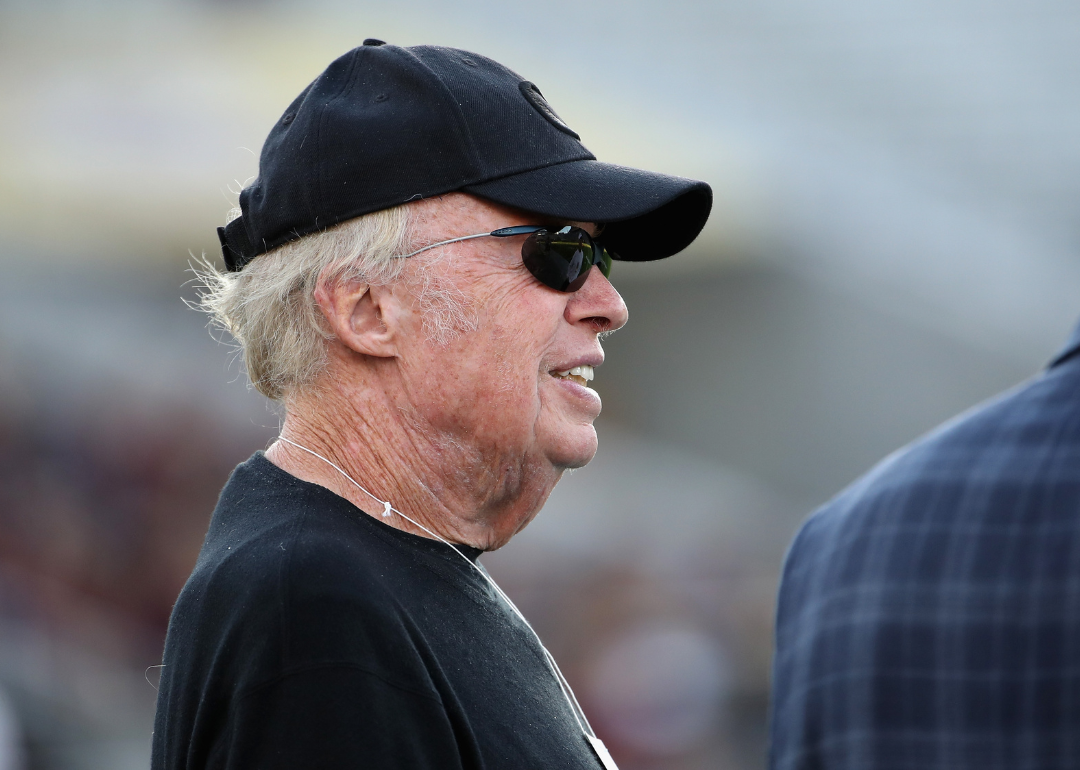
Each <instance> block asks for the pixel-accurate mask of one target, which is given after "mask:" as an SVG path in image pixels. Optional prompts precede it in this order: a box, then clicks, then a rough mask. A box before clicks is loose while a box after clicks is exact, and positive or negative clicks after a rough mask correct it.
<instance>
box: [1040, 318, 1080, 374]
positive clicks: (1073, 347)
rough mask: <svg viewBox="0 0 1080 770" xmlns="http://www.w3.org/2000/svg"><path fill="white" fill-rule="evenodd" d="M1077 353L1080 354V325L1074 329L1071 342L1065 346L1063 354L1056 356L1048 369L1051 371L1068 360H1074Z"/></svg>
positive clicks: (1070, 338) (1062, 350)
mask: <svg viewBox="0 0 1080 770" xmlns="http://www.w3.org/2000/svg"><path fill="white" fill-rule="evenodd" d="M1077 353H1080V325H1077V327H1076V328H1075V329H1073V333H1072V336H1070V337H1069V341H1068V342H1067V343H1066V344H1065V347H1064V348H1062V349H1061V352H1060V353H1058V354H1057V355H1056V356H1054V358H1053V360H1051V361H1050V363H1049V364H1048V365H1047V368H1048V369H1049V368H1051V367H1054V366H1057V365H1058V364H1061V363H1063V362H1064V361H1066V360H1067V359H1069V358H1072V357H1073V356H1075V355H1076V354H1077Z"/></svg>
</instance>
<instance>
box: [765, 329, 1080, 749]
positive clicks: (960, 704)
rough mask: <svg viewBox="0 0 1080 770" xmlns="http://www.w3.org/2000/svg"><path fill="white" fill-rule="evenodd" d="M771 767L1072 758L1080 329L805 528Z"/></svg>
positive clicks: (789, 569) (785, 622)
mask: <svg viewBox="0 0 1080 770" xmlns="http://www.w3.org/2000/svg"><path fill="white" fill-rule="evenodd" d="M770 721H771V725H770V728H771V744H770V754H769V766H770V768H771V770H795V769H796V768H798V769H799V770H810V769H811V768H815V769H817V768H821V769H825V768H827V769H828V770H838V769H840V768H844V769H847V768H850V769H851V770H854V769H855V768H859V770H867V769H869V768H875V769H876V768H895V769H897V770H899V769H900V768H903V769H904V770H916V768H917V769H918V770H927V769H928V768H950V769H956V768H972V769H973V770H974V769H975V768H978V770H991V769H992V768H1009V769H1010V770H1014V769H1015V768H1040V770H1051V769H1052V768H1062V769H1064V768H1080V329H1078V330H1077V331H1076V332H1075V333H1074V334H1073V338H1072V340H1071V341H1070V343H1069V345H1068V346H1067V347H1066V349H1065V350H1064V352H1063V353H1061V354H1060V355H1059V356H1058V358H1057V359H1055V360H1054V361H1053V362H1052V363H1051V364H1050V366H1049V367H1048V368H1047V369H1046V370H1045V371H1044V372H1043V373H1041V374H1040V375H1039V376H1037V377H1036V378H1034V379H1032V380H1031V381H1029V382H1026V383H1024V384H1023V385H1021V386H1019V387H1017V388H1015V389H1013V390H1012V391H1009V392H1007V393H1005V394H1004V395H1002V396H999V397H997V398H996V399H994V400H992V401H991V402H989V403H987V404H984V405H982V406H980V407H978V408H976V409H975V410H973V411H971V412H969V413H967V414H964V415H961V416H960V417H958V418H956V419H954V420H952V421H951V422H949V423H947V424H946V425H944V426H942V427H941V428H938V429H937V430H935V431H934V432H933V433H931V434H930V435H928V436H926V437H924V438H922V439H920V440H919V441H917V442H915V443H914V444H912V445H911V446H908V447H906V448H905V449H903V450H901V451H899V452H897V453H896V454H894V455H892V456H891V457H889V458H887V459H886V460H884V461H883V462H882V463H881V464H880V465H879V466H878V467H877V468H875V469H874V470H872V471H871V472H870V473H869V474H868V475H867V476H865V477H864V478H862V479H861V480H859V481H858V482H856V483H855V484H854V485H853V486H851V487H850V488H849V489H847V490H846V491H844V492H843V493H841V494H840V496H838V497H837V498H836V499H834V500H833V501H831V502H830V503H828V504H826V505H825V506H824V507H823V508H822V509H821V510H819V511H817V512H816V513H815V514H814V515H813V516H811V517H810V518H809V519H808V520H807V521H806V523H805V524H804V525H803V527H802V529H801V530H800V532H799V534H798V535H797V536H796V538H795V541H794V543H793V544H792V546H791V549H790V550H789V552H788V555H787V558H786V561H785V564H784V570H783V579H782V582H781V586H780V597H779V604H778V608H777V622H776V655H775V659H774V671H773V700H772V706H771V716H770Z"/></svg>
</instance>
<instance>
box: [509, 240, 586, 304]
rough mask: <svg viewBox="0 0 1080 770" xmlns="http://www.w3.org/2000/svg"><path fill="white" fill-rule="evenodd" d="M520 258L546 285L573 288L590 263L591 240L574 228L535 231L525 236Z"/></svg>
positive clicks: (572, 289)
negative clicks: (560, 231)
mask: <svg viewBox="0 0 1080 770" xmlns="http://www.w3.org/2000/svg"><path fill="white" fill-rule="evenodd" d="M521 258H522V260H523V261H524V263H525V267H527V268H528V269H529V272H530V273H532V274H533V275H534V276H536V278H537V279H538V280H539V281H540V282H541V283H543V284H544V285H545V286H550V287H551V288H553V289H557V290H558V291H576V290H577V289H578V288H580V287H581V285H582V284H583V283H584V282H585V281H584V277H585V275H586V273H588V271H589V268H590V267H592V264H593V248H592V241H591V240H590V239H589V237H588V233H586V232H585V231H584V230H579V229H577V228H573V229H571V230H570V231H569V232H566V233H549V232H542V233H536V234H535V235H530V236H529V237H528V238H526V239H525V243H524V244H523V245H522V247H521Z"/></svg>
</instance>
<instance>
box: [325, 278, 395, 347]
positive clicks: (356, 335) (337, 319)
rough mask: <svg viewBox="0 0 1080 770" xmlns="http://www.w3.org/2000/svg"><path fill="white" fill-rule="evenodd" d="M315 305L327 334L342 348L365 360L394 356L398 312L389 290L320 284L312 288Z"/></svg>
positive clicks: (339, 283) (353, 283)
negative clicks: (328, 327)
mask: <svg viewBox="0 0 1080 770" xmlns="http://www.w3.org/2000/svg"><path fill="white" fill-rule="evenodd" d="M315 301H316V302H317V303H318V305H319V310H321V311H322V314H323V317H324V318H325V319H326V323H327V324H328V325H329V326H330V331H332V332H333V333H334V336H335V337H337V339H338V341H339V342H340V343H341V344H342V345H344V346H345V347H347V348H349V349H350V350H353V351H355V352H357V353H361V354H363V355H365V356H376V357H378V358H393V357H394V356H396V355H397V344H396V339H397V338H396V335H395V332H396V331H397V324H396V323H395V320H396V319H397V317H398V312H397V311H398V310H399V309H400V308H399V307H398V304H399V303H398V300H397V298H396V297H395V296H394V292H393V291H392V290H391V289H390V288H389V287H386V286H371V285H369V284H366V283H361V282H359V281H351V280H342V281H335V282H333V283H328V282H325V281H322V280H320V281H319V284H318V286H316V287H315Z"/></svg>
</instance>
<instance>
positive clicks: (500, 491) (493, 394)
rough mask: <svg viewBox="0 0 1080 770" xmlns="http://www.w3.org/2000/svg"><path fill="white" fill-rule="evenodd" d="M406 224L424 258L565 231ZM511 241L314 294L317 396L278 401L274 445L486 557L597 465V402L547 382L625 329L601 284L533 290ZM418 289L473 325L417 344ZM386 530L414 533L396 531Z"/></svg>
mask: <svg viewBox="0 0 1080 770" xmlns="http://www.w3.org/2000/svg"><path fill="white" fill-rule="evenodd" d="M413 222H414V226H415V228H416V230H415V232H416V237H415V241H416V243H418V244H420V245H426V244H429V243H435V242H438V241H442V240H446V239H449V238H454V237H458V236H463V235H472V234H475V233H482V232H490V231H491V230H494V229H496V228H499V227H506V226H509V225H517V224H559V225H561V224H566V223H563V222H552V221H551V220H546V221H545V218H541V217H536V216H535V215H530V214H527V213H524V212H520V211H516V210H513V209H509V208H506V207H502V206H497V205H495V204H491V203H488V202H485V201H482V200H480V199H478V198H474V197H472V196H468V195H464V194H452V195H447V196H443V197H442V198H438V199H434V200H430V201H424V202H422V203H420V204H415V209H414V211H413ZM576 224H579V225H580V226H584V227H586V228H587V229H591V226H590V225H587V224H582V223H576ZM522 240H523V237H514V238H479V239H475V240H471V241H465V242H462V243H456V244H450V245H446V246H440V247H437V248H435V249H432V250H430V251H427V252H424V253H423V254H422V255H418V256H416V257H412V258H410V260H409V262H410V264H408V265H407V266H406V271H405V274H404V276H403V278H402V280H400V281H398V282H396V283H394V284H393V285H391V286H384V287H376V286H367V285H366V284H357V283H346V284H343V285H325V284H322V285H320V286H319V288H318V289H317V291H316V299H317V301H318V303H319V306H320V309H321V310H322V312H323V315H324V317H325V318H326V320H327V323H328V324H329V326H330V327H331V329H332V330H333V331H334V334H335V339H333V340H331V342H330V343H329V351H328V366H327V368H326V371H325V372H324V374H323V375H322V376H321V377H320V379H319V381H318V382H317V383H316V384H315V386H314V387H311V388H307V389H305V391H304V392H301V393H296V394H290V395H289V397H288V398H287V399H286V410H287V417H286V421H285V425H284V428H283V432H282V435H283V436H286V437H287V438H290V439H292V440H294V441H297V442H298V443H300V444H303V445H304V446H307V447H310V448H311V449H313V450H315V451H317V452H319V453H320V454H323V455H324V456H326V457H328V458H329V459H331V460H333V461H334V462H335V463H337V464H338V465H340V466H341V467H342V468H344V469H345V470H346V471H348V472H349V475H350V476H352V477H353V478H354V479H356V480H357V481H359V482H360V483H361V484H363V485H364V486H365V487H366V488H367V489H368V490H370V491H371V492H372V493H373V494H374V495H375V496H376V497H377V498H378V499H379V500H389V501H391V502H392V503H393V505H394V507H395V508H398V509H399V510H401V511H402V512H403V513H406V514H407V515H409V516H410V517H412V518H415V519H416V520H417V521H419V522H421V523H422V524H424V526H426V527H428V528H430V529H432V530H433V531H434V532H436V533H438V534H439V535H440V536H442V537H444V538H446V539H448V540H450V541H451V542H457V543H465V544H468V545H472V546H475V547H478V548H483V549H485V550H491V549H494V548H498V547H500V546H501V545H503V544H504V543H505V542H506V541H507V540H509V539H510V537H511V536H513V535H514V534H515V533H516V532H518V531H520V529H521V528H523V527H524V526H525V525H526V524H527V523H528V522H529V521H530V520H531V519H532V517H533V516H535V515H536V513H537V512H538V511H539V510H540V507H541V506H542V505H543V504H544V502H545V501H546V499H547V497H548V495H549V494H550V493H551V490H552V489H553V488H554V486H555V484H556V483H557V482H558V480H559V478H560V476H561V475H562V473H563V471H565V470H566V469H568V468H577V467H580V466H582V465H585V464H586V463H588V462H589V460H591V459H592V457H593V455H594V454H595V453H596V448H597V440H596V431H595V430H594V428H593V421H594V420H595V419H596V417H597V416H598V415H599V413H600V406H601V404H600V398H599V396H597V394H596V393H595V391H593V390H591V389H590V388H587V387H584V386H582V385H579V384H578V383H576V382H573V381H571V380H568V379H562V378H558V377H556V376H554V372H556V371H565V370H567V369H570V368H572V367H574V366H577V365H583V364H589V365H592V366H594V367H596V366H599V365H600V364H601V363H602V362H603V351H602V349H601V347H600V342H599V335H601V334H602V333H605V332H610V331H614V330H615V329H618V328H619V327H621V326H622V325H623V324H624V323H625V322H626V318H627V312H626V306H625V304H624V303H623V301H622V298H621V297H620V296H619V294H618V293H617V292H616V291H615V289H614V288H612V286H611V284H610V283H609V282H608V280H607V279H606V278H605V277H604V276H603V275H602V274H601V273H600V271H599V270H591V271H590V273H589V277H588V280H587V281H586V282H585V285H584V286H583V287H582V288H581V289H579V290H578V291H577V292H573V293H569V294H567V293H562V292H558V291H555V290H553V289H550V288H548V287H546V286H544V285H542V284H541V283H540V282H539V281H537V280H536V279H535V278H534V277H533V276H532V275H531V274H530V273H529V272H528V270H527V269H526V268H525V267H524V265H523V264H522V262H521V242H522ZM425 263H426V269H427V271H428V272H427V273H426V274H425V273H424V272H423V270H424V268H425ZM425 275H426V279H427V280H428V281H432V280H433V281H435V282H436V283H437V285H438V287H439V289H440V290H441V291H444V292H451V293H454V294H456V295H458V296H460V297H462V298H463V301H464V307H465V310H466V316H467V318H468V320H469V321H471V323H469V324H467V325H466V326H465V328H462V329H460V330H459V331H458V333H457V334H456V335H454V336H452V338H451V339H449V340H448V341H444V342H442V343H440V342H438V341H436V340H434V339H432V335H431V334H429V333H427V331H426V330H425V326H424V312H423V309H422V308H421V306H420V303H419V302H418V300H417V294H418V287H419V283H420V281H421V280H423V278H422V276H425ZM267 454H268V457H269V458H270V459H271V461H272V462H275V463H276V464H278V465H280V466H281V467H282V468H284V469H285V470H287V471H289V472H290V473H293V474H294V475H296V476H299V477H300V478H305V479H307V480H309V481H314V482H315V483H319V484H322V485H324V486H326V487H328V488H330V489H331V490H333V491H335V492H337V493H338V494H341V495H342V496H344V497H347V498H348V499H350V500H352V501H353V502H354V503H355V504H356V505H358V506H359V507H361V508H363V509H365V510H367V511H369V512H378V511H381V508H382V506H381V505H380V504H379V503H377V502H375V501H374V500H372V498H371V497H368V496H367V495H365V494H364V493H362V492H360V491H359V490H358V489H356V487H355V486H353V485H352V484H350V483H349V482H348V481H347V480H345V479H344V478H342V477H341V476H340V474H338V473H337V472H336V471H334V470H333V469H332V468H329V466H326V464H325V463H322V462H321V461H319V460H317V459H315V458H312V457H310V456H309V455H306V454H305V453H303V452H301V451H300V450H298V449H296V448H295V447H291V446H290V445H288V444H285V443H283V442H277V443H276V444H274V445H273V446H272V447H271V449H270V450H269V451H268V453H267ZM387 523H389V524H391V525H393V526H399V527H401V528H402V529H406V530H408V531H413V532H416V533H417V534H425V533H423V532H422V531H420V530H418V529H416V528H415V527H413V526H412V525H411V524H409V523H408V522H407V521H404V520H403V519H401V518H400V517H397V516H395V517H392V518H391V519H388V520H387Z"/></svg>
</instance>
